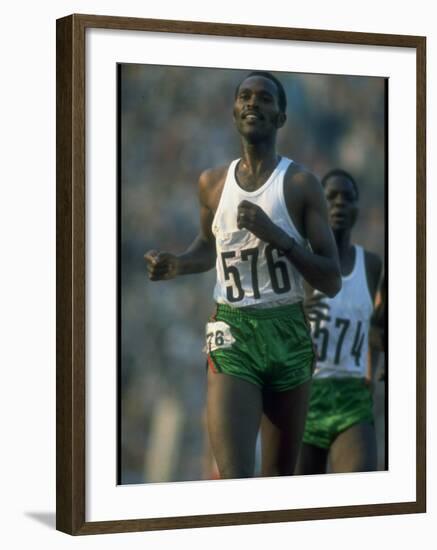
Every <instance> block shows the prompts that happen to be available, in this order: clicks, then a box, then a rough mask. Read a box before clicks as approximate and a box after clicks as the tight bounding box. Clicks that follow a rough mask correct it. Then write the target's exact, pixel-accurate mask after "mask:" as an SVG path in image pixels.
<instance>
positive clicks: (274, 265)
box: [212, 157, 306, 307]
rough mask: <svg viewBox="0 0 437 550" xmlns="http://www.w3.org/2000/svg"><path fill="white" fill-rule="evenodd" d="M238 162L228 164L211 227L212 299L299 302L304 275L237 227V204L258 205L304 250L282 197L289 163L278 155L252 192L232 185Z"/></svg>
mask: <svg viewBox="0 0 437 550" xmlns="http://www.w3.org/2000/svg"><path fill="white" fill-rule="evenodd" d="M239 160H240V159H236V160H234V161H232V162H231V164H230V166H229V169H228V173H227V176H226V181H225V184H224V186H223V191H222V195H221V197H220V202H219V205H218V208H217V212H216V213H215V216H214V220H213V223H212V231H213V233H214V235H215V238H216V248H217V264H216V268H217V282H216V285H215V289H214V300H215V301H216V302H217V303H219V304H228V305H231V306H233V307H246V306H252V307H253V306H255V307H276V306H279V305H286V304H292V303H295V302H298V301H302V300H303V298H304V291H303V286H302V277H301V275H300V274H299V273H298V272H297V271H296V269H295V268H294V267H293V266H292V264H291V263H290V261H289V260H288V259H287V258H286V257H285V255H284V254H283V252H281V251H279V250H278V249H276V248H274V247H273V246H272V245H269V244H267V243H266V242H264V241H261V240H260V239H258V237H256V236H255V235H254V234H253V233H251V232H250V231H248V230H247V229H238V227H237V209H238V205H239V204H240V202H241V201H243V200H247V201H249V202H252V203H253V204H256V205H258V206H259V207H260V208H262V209H263V210H264V212H265V213H266V214H267V215H268V216H269V218H270V219H271V220H272V222H273V223H274V224H275V225H277V226H279V227H280V228H281V229H283V230H284V231H285V232H286V233H287V234H288V235H290V236H291V237H293V238H294V239H296V241H297V243H298V244H300V245H302V246H306V241H305V240H304V239H303V238H302V236H301V235H300V234H299V232H298V231H297V229H296V228H295V226H294V223H293V221H292V220H291V218H290V216H289V214H288V210H287V206H286V204H285V198H284V175H285V173H286V172H287V169H288V167H289V166H290V164H291V163H292V162H293V161H292V160H290V159H288V158H285V157H282V158H281V160H280V162H279V163H278V165H277V166H276V168H275V169H274V170H273V172H272V173H271V175H270V177H269V178H268V180H267V181H266V182H265V183H264V184H263V185H262V186H261V187H260V188H259V189H257V190H256V191H245V190H244V189H242V188H241V187H240V186H239V184H238V183H237V181H236V178H235V169H236V167H237V164H238V162H239Z"/></svg>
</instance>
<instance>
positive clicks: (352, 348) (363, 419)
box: [297, 170, 381, 474]
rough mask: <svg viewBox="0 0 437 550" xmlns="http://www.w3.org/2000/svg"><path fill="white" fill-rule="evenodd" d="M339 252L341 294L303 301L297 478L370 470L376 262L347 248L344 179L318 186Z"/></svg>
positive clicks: (350, 208)
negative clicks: (303, 393)
mask: <svg viewBox="0 0 437 550" xmlns="http://www.w3.org/2000/svg"><path fill="white" fill-rule="evenodd" d="M322 182H323V184H324V187H325V194H326V197H327V200H328V206H329V213H330V223H331V226H332V229H333V232H334V236H335V238H336V242H337V246H338V249H339V256H340V263H341V268H342V288H341V291H340V292H339V293H338V294H337V295H336V296H335V297H333V298H328V297H326V296H324V295H323V294H322V293H320V292H318V291H314V292H313V294H312V296H311V298H309V299H308V300H307V311H308V315H309V318H310V319H311V328H312V335H313V341H314V343H315V345H316V348H317V363H316V369H315V373H314V380H313V386H312V390H311V401H310V406H309V411H308V416H307V422H306V427H305V433H304V439H303V441H304V442H303V445H302V449H301V455H300V459H299V463H298V468H297V472H298V473H299V474H315V473H325V472H326V468H327V463H328V456H329V459H330V460H329V462H330V464H331V471H333V472H357V471H369V470H375V469H376V438H375V431H374V426H373V406H372V396H371V393H370V389H369V388H370V380H371V372H370V370H369V367H370V363H369V354H368V346H369V330H370V326H371V318H372V313H373V310H374V299H375V293H376V289H377V286H378V282H379V279H380V276H381V261H380V260H379V258H378V257H377V256H376V255H375V254H371V253H369V252H366V251H365V250H364V249H363V248H362V247H361V246H357V245H353V244H351V242H350V235H351V229H352V227H353V225H354V223H355V220H356V216H357V212H358V209H357V203H358V188H357V186H356V183H355V181H354V180H353V178H352V176H350V174H348V173H346V172H344V171H342V170H333V171H332V172H329V173H328V174H327V175H326V176H325V177H324V178H323V180H322Z"/></svg>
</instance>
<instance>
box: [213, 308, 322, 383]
mask: <svg viewBox="0 0 437 550" xmlns="http://www.w3.org/2000/svg"><path fill="white" fill-rule="evenodd" d="M205 351H206V352H207V354H208V366H209V368H210V369H211V370H212V371H213V372H216V373H224V374H228V375H231V376H236V377H238V378H241V379H243V380H247V381H248V382H251V383H252V384H256V385H257V386H259V387H261V388H269V389H271V390H273V391H285V390H289V389H292V388H294V387H296V386H299V385H300V384H303V383H304V382H307V381H308V380H310V379H311V377H312V372H313V364H314V359H315V354H314V348H313V344H312V341H311V335H310V329H309V325H308V322H307V320H306V317H305V314H304V311H303V308H302V304H301V303H297V304H291V305H287V306H279V307H275V308H268V309H264V308H263V309H258V308H233V307H230V306H228V305H223V304H218V305H217V311H216V313H215V315H214V316H213V317H212V318H211V319H210V322H209V323H208V324H207V326H206V349H205Z"/></svg>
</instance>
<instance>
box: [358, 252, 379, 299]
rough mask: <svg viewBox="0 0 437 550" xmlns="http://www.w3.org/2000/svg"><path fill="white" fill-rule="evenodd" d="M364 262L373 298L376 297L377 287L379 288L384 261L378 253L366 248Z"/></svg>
mask: <svg viewBox="0 0 437 550" xmlns="http://www.w3.org/2000/svg"><path fill="white" fill-rule="evenodd" d="M363 250H364V249H363ZM364 263H365V267H366V275H367V282H368V284H369V290H370V291H371V294H372V298H375V294H376V289H377V288H378V283H379V280H380V278H381V273H382V261H381V258H380V257H379V256H378V254H375V253H374V252H369V251H368V250H364Z"/></svg>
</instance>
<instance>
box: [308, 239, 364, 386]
mask: <svg viewBox="0 0 437 550" xmlns="http://www.w3.org/2000/svg"><path fill="white" fill-rule="evenodd" d="M316 294H320V293H319V292H317V291H316ZM323 302H324V303H327V304H328V305H329V308H330V309H329V311H328V312H327V313H326V315H327V316H328V317H329V321H324V320H323V321H317V322H314V321H312V322H311V333H312V337H313V341H314V343H315V344H316V347H317V363H316V369H315V371H314V378H318V379H320V378H328V377H334V378H341V377H353V378H363V377H365V376H366V367H367V351H368V338H369V325H370V317H371V315H372V312H373V304H372V299H371V296H370V292H369V288H368V285H367V277H366V266H365V260H364V250H363V249H362V248H361V246H355V262H354V267H353V269H352V272H351V273H350V274H349V275H346V276H345V277H342V287H341V290H340V292H339V293H338V294H337V295H336V296H335V297H334V298H325V299H324V300H323ZM323 311H325V310H323Z"/></svg>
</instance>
